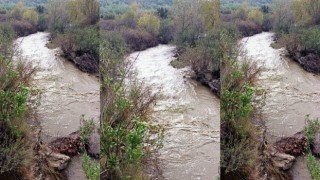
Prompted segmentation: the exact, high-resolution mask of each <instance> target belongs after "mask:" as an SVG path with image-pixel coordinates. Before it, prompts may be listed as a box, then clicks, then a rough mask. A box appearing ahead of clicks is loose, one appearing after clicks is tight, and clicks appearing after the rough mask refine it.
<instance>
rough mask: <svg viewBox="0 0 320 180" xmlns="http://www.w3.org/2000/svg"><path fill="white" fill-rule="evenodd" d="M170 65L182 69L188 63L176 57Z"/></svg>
mask: <svg viewBox="0 0 320 180" xmlns="http://www.w3.org/2000/svg"><path fill="white" fill-rule="evenodd" d="M170 65H171V66H172V67H174V68H176V69H181V68H184V67H186V64H185V63H184V62H183V61H181V60H179V59H174V60H172V61H171V62H170Z"/></svg>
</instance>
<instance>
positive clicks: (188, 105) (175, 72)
mask: <svg viewBox="0 0 320 180" xmlns="http://www.w3.org/2000/svg"><path fill="white" fill-rule="evenodd" d="M174 49H175V47H173V46H169V45H159V46H157V47H154V48H150V49H147V50H145V51H141V52H135V53H133V54H131V55H130V56H129V57H128V59H129V60H131V61H133V62H134V64H133V68H134V69H135V70H136V76H137V79H139V80H141V81H143V82H144V83H145V84H146V85H148V86H150V87H151V89H152V91H153V92H154V93H160V95H159V99H158V101H157V103H156V105H155V107H154V113H153V115H152V116H153V118H152V119H153V121H154V122H156V123H159V124H161V125H163V127H164V128H165V134H164V147H163V148H162V149H161V150H160V153H161V155H160V161H161V167H162V171H163V176H164V178H165V179H175V180H180V179H186V180H187V179H190V180H214V179H216V178H217V177H218V176H219V173H218V172H219V171H218V169H219V161H220V102H219V99H218V98H217V97H215V96H214V94H213V93H212V92H210V91H209V90H208V89H207V88H206V87H203V86H201V85H199V84H198V83H197V82H195V81H193V80H191V79H189V78H187V77H188V73H189V72H190V70H189V69H188V68H184V69H175V68H173V67H172V66H171V65H170V62H171V61H172V60H173V59H174V57H173V56H174V53H173V51H174ZM184 76H186V78H184Z"/></svg>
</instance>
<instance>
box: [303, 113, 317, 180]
mask: <svg viewBox="0 0 320 180" xmlns="http://www.w3.org/2000/svg"><path fill="white" fill-rule="evenodd" d="M307 122H308V124H307V126H306V127H305V129H304V131H305V137H306V139H307V142H308V144H309V146H308V147H309V148H308V149H307V150H308V151H309V154H308V155H307V166H308V170H309V172H310V174H311V177H312V179H313V180H320V162H319V160H317V158H316V157H314V156H313V155H312V153H311V150H310V145H312V143H313V140H314V137H315V135H316V134H317V133H319V131H320V121H319V119H318V118H317V119H314V120H312V119H310V118H309V116H307Z"/></svg>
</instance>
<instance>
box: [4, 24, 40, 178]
mask: <svg viewBox="0 0 320 180" xmlns="http://www.w3.org/2000/svg"><path fill="white" fill-rule="evenodd" d="M1 43H8V44H6V45H5V44H3V45H2V44H1ZM0 44H1V46H0V174H3V173H9V172H16V171H18V170H19V168H21V167H22V166H25V165H27V164H28V162H30V161H31V159H32V157H31V155H32V147H31V145H32V143H31V142H30V139H29V138H28V134H29V132H30V128H29V126H28V124H27V118H28V113H29V112H30V109H29V108H28V106H27V98H28V95H29V89H28V88H27V85H28V80H29V79H30V77H31V75H32V74H33V72H34V69H32V68H31V66H28V65H26V64H24V63H22V62H20V61H18V60H17V62H15V63H13V57H12V54H11V52H13V49H14V47H13V45H12V44H13V32H12V30H11V29H10V28H7V27H4V26H2V27H1V28H0ZM7 51H9V52H10V53H6V52H7ZM21 149H23V151H21Z"/></svg>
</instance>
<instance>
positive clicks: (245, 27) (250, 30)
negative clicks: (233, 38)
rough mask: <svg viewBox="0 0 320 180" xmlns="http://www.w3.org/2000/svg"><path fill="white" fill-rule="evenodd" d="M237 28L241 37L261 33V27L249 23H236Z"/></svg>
mask: <svg viewBox="0 0 320 180" xmlns="http://www.w3.org/2000/svg"><path fill="white" fill-rule="evenodd" d="M237 27H238V29H239V31H240V32H241V34H242V35H243V36H252V35H254V34H258V33H261V32H262V27H261V26H259V25H257V24H256V23H254V22H251V21H238V22H237Z"/></svg>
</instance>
